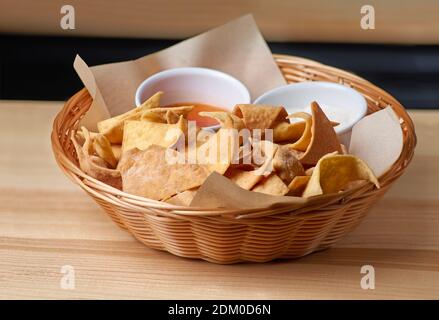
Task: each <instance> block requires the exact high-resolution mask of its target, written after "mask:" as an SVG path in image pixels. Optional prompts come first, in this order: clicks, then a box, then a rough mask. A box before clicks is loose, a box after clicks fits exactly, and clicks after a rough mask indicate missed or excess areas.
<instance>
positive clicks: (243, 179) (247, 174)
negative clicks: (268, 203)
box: [224, 168, 264, 190]
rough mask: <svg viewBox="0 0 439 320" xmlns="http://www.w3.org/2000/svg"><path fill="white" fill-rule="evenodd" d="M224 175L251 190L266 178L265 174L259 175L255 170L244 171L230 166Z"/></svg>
mask: <svg viewBox="0 0 439 320" xmlns="http://www.w3.org/2000/svg"><path fill="white" fill-rule="evenodd" d="M224 176H225V177H227V178H229V179H230V180H232V181H233V182H235V183H236V184H237V185H238V186H240V187H241V188H243V189H245V190H250V189H251V188H253V187H254V186H255V185H256V184H257V183H258V182H259V181H261V180H262V178H264V176H262V175H258V174H257V173H256V172H255V171H244V170H239V169H235V168H229V169H228V170H227V171H226V173H225V174H224Z"/></svg>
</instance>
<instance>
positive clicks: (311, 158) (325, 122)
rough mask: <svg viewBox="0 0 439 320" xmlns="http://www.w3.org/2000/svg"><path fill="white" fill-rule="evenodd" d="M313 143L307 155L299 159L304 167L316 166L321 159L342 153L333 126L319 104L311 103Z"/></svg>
mask: <svg viewBox="0 0 439 320" xmlns="http://www.w3.org/2000/svg"><path fill="white" fill-rule="evenodd" d="M311 110H312V127H311V141H310V143H309V145H308V147H307V148H306V151H305V153H304V154H303V155H302V156H301V157H300V158H299V160H300V162H301V163H302V164H304V165H315V164H316V163H317V162H318V161H319V159H320V158H321V157H323V156H324V155H325V154H328V153H331V152H334V151H336V152H338V153H342V150H341V146H340V141H338V137H337V134H336V133H335V131H334V128H333V126H332V124H331V121H329V119H328V118H327V117H326V115H325V113H324V112H323V111H322V109H321V108H320V106H319V105H318V104H317V102H315V101H314V102H312V103H311Z"/></svg>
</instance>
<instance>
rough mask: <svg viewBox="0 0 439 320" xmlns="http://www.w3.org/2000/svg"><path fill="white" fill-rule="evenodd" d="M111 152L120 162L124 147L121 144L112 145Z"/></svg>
mask: <svg viewBox="0 0 439 320" xmlns="http://www.w3.org/2000/svg"><path fill="white" fill-rule="evenodd" d="M111 150H112V151H113V155H114V157H115V158H116V161H117V162H119V160H120V156H121V155H122V145H121V144H112V145H111Z"/></svg>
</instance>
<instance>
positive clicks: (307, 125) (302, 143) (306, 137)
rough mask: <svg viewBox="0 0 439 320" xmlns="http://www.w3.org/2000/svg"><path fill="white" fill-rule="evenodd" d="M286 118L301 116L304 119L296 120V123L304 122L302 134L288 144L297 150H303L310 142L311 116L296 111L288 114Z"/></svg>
mask: <svg viewBox="0 0 439 320" xmlns="http://www.w3.org/2000/svg"><path fill="white" fill-rule="evenodd" d="M288 118H301V119H303V120H305V121H304V122H303V121H302V122H297V123H304V129H303V132H302V135H301V136H300V138H299V139H298V140H297V141H296V142H294V143H293V144H291V145H290V146H291V147H292V148H293V149H296V150H299V151H305V150H306V148H308V146H309V143H310V142H311V137H312V133H311V128H312V117H311V115H309V114H308V113H306V112H296V113H293V114H291V115H289V116H288Z"/></svg>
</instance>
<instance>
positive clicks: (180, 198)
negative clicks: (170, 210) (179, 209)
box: [165, 188, 198, 207]
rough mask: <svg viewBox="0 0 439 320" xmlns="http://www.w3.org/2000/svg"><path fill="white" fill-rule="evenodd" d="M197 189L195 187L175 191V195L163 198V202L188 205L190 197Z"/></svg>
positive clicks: (191, 197)
mask: <svg viewBox="0 0 439 320" xmlns="http://www.w3.org/2000/svg"><path fill="white" fill-rule="evenodd" d="M197 191H198V188H195V189H190V190H186V191H183V192H180V193H177V194H176V195H175V196H172V197H171V198H169V199H167V200H165V202H167V203H170V204H175V205H176V206H186V207H188V206H189V205H190V204H191V201H192V199H193V198H194V197H195V194H196V193H197Z"/></svg>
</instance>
